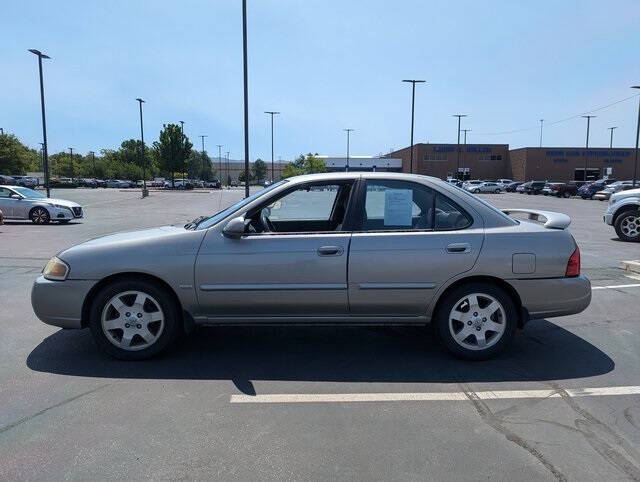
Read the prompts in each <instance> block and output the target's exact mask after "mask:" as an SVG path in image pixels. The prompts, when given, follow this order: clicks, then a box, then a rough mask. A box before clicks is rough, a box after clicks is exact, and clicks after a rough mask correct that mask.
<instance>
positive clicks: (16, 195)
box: [9, 194, 22, 201]
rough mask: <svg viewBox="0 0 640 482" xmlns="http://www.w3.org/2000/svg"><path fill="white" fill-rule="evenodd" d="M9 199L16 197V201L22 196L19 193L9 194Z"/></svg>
mask: <svg viewBox="0 0 640 482" xmlns="http://www.w3.org/2000/svg"><path fill="white" fill-rule="evenodd" d="M9 197H10V198H11V199H17V200H18V201H20V199H22V196H20V194H12V195H11V196H9Z"/></svg>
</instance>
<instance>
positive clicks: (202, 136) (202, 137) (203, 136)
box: [200, 135, 209, 181]
mask: <svg viewBox="0 0 640 482" xmlns="http://www.w3.org/2000/svg"><path fill="white" fill-rule="evenodd" d="M205 137H209V136H207V135H201V136H200V139H202V176H201V177H202V180H203V181H204V138H205Z"/></svg>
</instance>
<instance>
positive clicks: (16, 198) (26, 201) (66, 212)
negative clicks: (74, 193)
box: [0, 186, 84, 224]
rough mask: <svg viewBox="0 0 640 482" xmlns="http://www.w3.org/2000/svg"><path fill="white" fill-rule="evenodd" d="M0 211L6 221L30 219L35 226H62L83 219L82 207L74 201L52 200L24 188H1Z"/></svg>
mask: <svg viewBox="0 0 640 482" xmlns="http://www.w3.org/2000/svg"><path fill="white" fill-rule="evenodd" d="M0 210H2V212H3V213H4V217H5V219H30V220H31V221H32V222H33V223H34V224H49V222H50V221H57V222H59V223H61V224H65V223H68V222H69V221H71V220H72V219H80V218H82V217H83V214H84V213H83V212H82V206H80V205H79V204H78V203H75V202H73V201H66V200H64V199H51V198H48V197H47V196H45V195H44V194H42V193H39V192H38V191H34V190H33V189H29V188H28V187H22V186H0Z"/></svg>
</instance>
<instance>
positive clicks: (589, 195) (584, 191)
mask: <svg viewBox="0 0 640 482" xmlns="http://www.w3.org/2000/svg"><path fill="white" fill-rule="evenodd" d="M605 187H606V184H605V183H604V182H603V181H595V182H592V183H589V184H585V185H583V186H582V187H581V188H580V189H578V194H579V195H580V197H581V198H582V199H593V196H594V195H595V193H597V192H598V191H602V190H603V189H604V188H605Z"/></svg>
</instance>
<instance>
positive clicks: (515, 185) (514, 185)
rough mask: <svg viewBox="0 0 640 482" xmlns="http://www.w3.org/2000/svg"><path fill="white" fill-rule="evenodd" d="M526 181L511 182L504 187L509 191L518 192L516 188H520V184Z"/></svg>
mask: <svg viewBox="0 0 640 482" xmlns="http://www.w3.org/2000/svg"><path fill="white" fill-rule="evenodd" d="M522 184H524V183H522V182H511V183H509V184H507V185H506V186H505V188H504V190H505V191H507V192H516V189H517V188H518V186H520V185H522Z"/></svg>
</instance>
